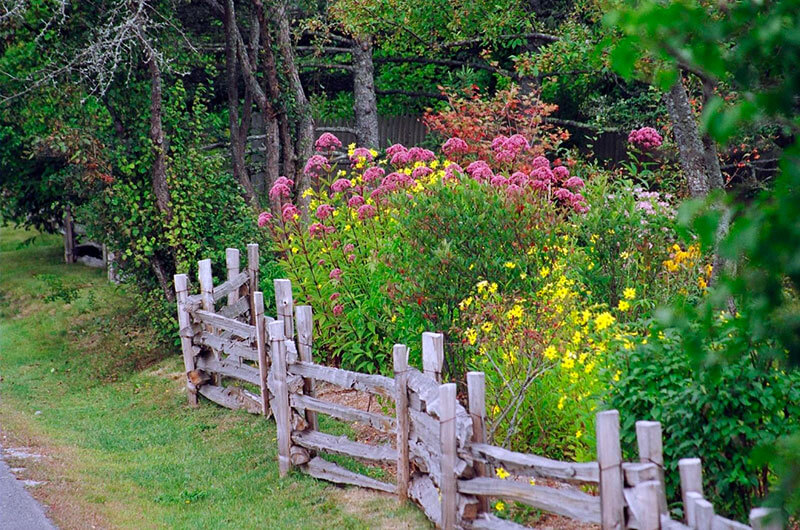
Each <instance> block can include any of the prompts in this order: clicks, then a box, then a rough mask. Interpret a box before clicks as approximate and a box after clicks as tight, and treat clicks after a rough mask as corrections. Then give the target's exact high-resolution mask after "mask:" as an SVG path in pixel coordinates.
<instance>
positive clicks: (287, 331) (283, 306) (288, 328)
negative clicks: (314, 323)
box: [274, 280, 294, 340]
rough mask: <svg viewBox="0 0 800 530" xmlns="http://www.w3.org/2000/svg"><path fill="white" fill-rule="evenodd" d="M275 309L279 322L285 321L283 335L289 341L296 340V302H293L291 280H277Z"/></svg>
mask: <svg viewBox="0 0 800 530" xmlns="http://www.w3.org/2000/svg"><path fill="white" fill-rule="evenodd" d="M274 284H275V308H276V311H277V313H278V320H283V334H284V335H285V336H286V338H287V339H288V340H292V339H293V338H294V323H293V317H292V313H293V312H294V307H293V306H294V301H293V300H292V282H291V280H275V282H274Z"/></svg>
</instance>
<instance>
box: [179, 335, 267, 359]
mask: <svg viewBox="0 0 800 530" xmlns="http://www.w3.org/2000/svg"><path fill="white" fill-rule="evenodd" d="M193 343H194V344H197V345H201V346H208V347H209V348H211V349H214V350H217V351H219V352H221V353H223V354H225V355H231V356H234V357H241V358H242V359H246V360H248V361H258V351H257V350H256V349H255V348H253V347H252V346H249V345H248V344H247V343H246V342H239V341H233V340H226V339H223V338H222V337H220V336H219V335H216V334H214V333H209V332H208V331H202V332H200V333H198V334H197V335H195V336H194V338H193Z"/></svg>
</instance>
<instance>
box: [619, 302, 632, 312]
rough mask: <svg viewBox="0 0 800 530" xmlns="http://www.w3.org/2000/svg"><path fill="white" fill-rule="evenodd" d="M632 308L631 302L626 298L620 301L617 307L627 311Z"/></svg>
mask: <svg viewBox="0 0 800 530" xmlns="http://www.w3.org/2000/svg"><path fill="white" fill-rule="evenodd" d="M630 308H631V304H629V303H628V302H626V301H625V300H620V301H619V303H618V304H617V309H619V310H620V311H627V310H628V309H630Z"/></svg>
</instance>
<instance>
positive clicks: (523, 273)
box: [519, 272, 528, 280]
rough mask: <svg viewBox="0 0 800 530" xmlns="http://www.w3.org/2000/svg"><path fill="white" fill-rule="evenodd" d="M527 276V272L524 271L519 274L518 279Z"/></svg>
mask: <svg viewBox="0 0 800 530" xmlns="http://www.w3.org/2000/svg"><path fill="white" fill-rule="evenodd" d="M527 277H528V273H526V272H521V273H520V274H519V279H520V280H524V279H525V278H527Z"/></svg>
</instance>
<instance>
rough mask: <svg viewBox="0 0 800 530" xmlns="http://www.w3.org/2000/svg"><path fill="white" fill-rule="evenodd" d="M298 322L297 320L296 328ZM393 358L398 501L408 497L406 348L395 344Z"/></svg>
mask: <svg viewBox="0 0 800 530" xmlns="http://www.w3.org/2000/svg"><path fill="white" fill-rule="evenodd" d="M299 326H300V323H299V322H298V329H299ZM392 356H393V358H394V390H395V397H394V400H395V416H396V418H397V498H398V499H399V500H400V502H404V501H406V500H407V499H408V482H409V474H410V471H411V470H410V468H409V461H408V432H409V418H408V348H407V347H406V346H405V345H404V344H395V345H394V348H393V349H392Z"/></svg>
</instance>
